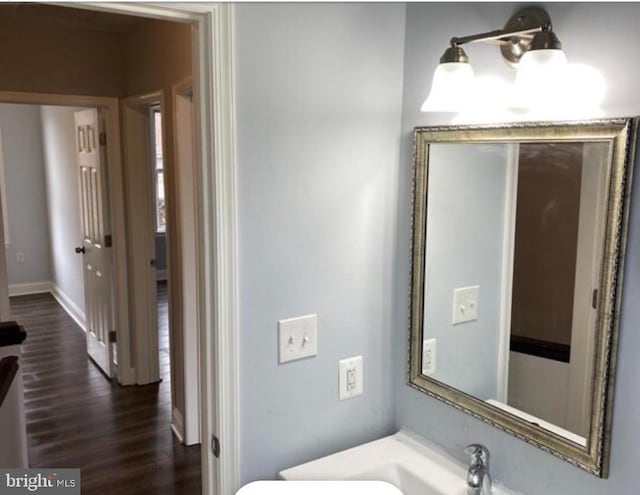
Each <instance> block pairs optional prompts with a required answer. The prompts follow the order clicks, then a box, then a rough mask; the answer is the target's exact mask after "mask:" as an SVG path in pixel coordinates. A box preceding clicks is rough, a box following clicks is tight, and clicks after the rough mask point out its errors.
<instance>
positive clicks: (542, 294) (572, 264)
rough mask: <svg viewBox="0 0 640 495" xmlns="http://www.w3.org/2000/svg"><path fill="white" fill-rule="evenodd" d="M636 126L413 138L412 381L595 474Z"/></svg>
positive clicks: (601, 465) (615, 123) (418, 134)
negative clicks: (633, 137)
mask: <svg viewBox="0 0 640 495" xmlns="http://www.w3.org/2000/svg"><path fill="white" fill-rule="evenodd" d="M635 132H636V121H635V120H631V119H617V120H607V121H597V122H578V123H576V122H572V123H562V124H561V123H550V124H540V123H531V124H513V125H501V126H483V127H420V128H416V129H415V134H414V138H415V140H414V146H415V148H414V160H415V163H414V195H413V240H412V274H411V310H410V327H411V328H410V367H409V368H410V369H409V384H410V385H411V386H413V387H415V388H417V389H419V390H421V391H423V392H425V393H427V394H429V395H431V396H433V397H436V398H437V399H440V400H442V401H444V402H446V403H448V404H450V405H452V406H454V407H456V408H458V409H460V410H462V411H464V412H467V413H469V414H472V415H473V416H475V417H477V418H479V419H481V420H483V421H485V422H487V423H490V424H492V425H494V426H496V427H498V428H500V429H502V430H504V431H506V432H508V433H511V434H513V435H515V436H517V437H519V438H522V439H524V440H525V441H527V442H529V443H531V444H534V445H537V446H539V447H541V448H542V449H544V450H546V451H548V452H550V453H553V454H554V455H556V456H558V457H561V458H563V459H564V460H566V461H569V462H571V463H572V464H574V465H576V466H579V467H581V468H583V469H585V470H587V471H589V472H591V473H593V474H595V475H597V476H600V477H606V475H607V462H608V452H609V430H610V420H611V410H612V404H613V381H614V380H613V378H614V368H615V355H616V342H617V328H618V313H619V304H620V291H621V287H622V285H621V278H622V265H623V261H624V246H625V238H626V225H627V222H626V219H627V213H628V212H627V209H628V197H629V191H628V187H629V183H630V180H629V179H630V175H631V169H632V163H633V143H635V139H633V140H632V139H631V137H632V136H635Z"/></svg>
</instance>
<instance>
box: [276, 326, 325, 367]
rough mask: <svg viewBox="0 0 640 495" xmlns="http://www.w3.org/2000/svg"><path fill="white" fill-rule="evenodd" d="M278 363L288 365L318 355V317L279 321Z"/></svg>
mask: <svg viewBox="0 0 640 495" xmlns="http://www.w3.org/2000/svg"><path fill="white" fill-rule="evenodd" d="M278 344H279V349H278V350H279V353H278V362H279V363H286V362H288V361H295V360H296V359H303V358H307V357H311V356H315V355H316V354H317V353H318V315H307V316H299V317H297V318H288V319H286V320H278Z"/></svg>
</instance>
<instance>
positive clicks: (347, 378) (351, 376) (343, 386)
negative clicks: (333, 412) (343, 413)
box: [339, 356, 363, 400]
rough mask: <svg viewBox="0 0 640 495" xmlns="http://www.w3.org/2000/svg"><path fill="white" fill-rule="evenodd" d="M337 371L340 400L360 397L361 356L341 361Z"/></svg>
mask: <svg viewBox="0 0 640 495" xmlns="http://www.w3.org/2000/svg"><path fill="white" fill-rule="evenodd" d="M339 370H340V379H339V387H340V393H339V396H340V400H345V399H351V398H353V397H357V396H358V395H362V381H363V380H362V356H355V357H351V358H347V359H341V360H340V362H339Z"/></svg>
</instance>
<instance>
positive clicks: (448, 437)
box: [393, 3, 640, 495]
mask: <svg viewBox="0 0 640 495" xmlns="http://www.w3.org/2000/svg"><path fill="white" fill-rule="evenodd" d="M520 6H521V5H516V4H513V3H505V4H484V3H476V4H409V5H407V31H406V43H405V47H406V51H405V72H404V96H403V119H402V120H403V123H402V141H401V145H400V146H401V148H400V149H401V168H400V176H399V184H400V190H399V196H398V198H399V205H398V208H399V209H398V233H397V245H396V252H397V253H398V256H397V264H396V267H395V270H396V298H395V301H394V308H395V316H394V327H393V328H394V329H393V331H394V342H395V346H394V362H395V374H394V389H395V404H396V409H395V413H396V427H399V426H401V425H405V426H408V427H410V428H411V429H413V430H415V431H416V432H418V433H420V434H422V435H424V436H426V437H427V438H429V439H431V440H433V441H435V442H436V443H439V444H441V445H442V446H443V447H445V448H446V449H448V450H449V451H450V452H451V453H452V454H453V455H455V456H457V457H459V458H460V460H464V461H466V456H465V455H464V454H463V452H462V449H463V448H464V446H465V445H466V444H467V443H470V442H482V443H484V444H486V445H487V446H488V447H489V448H490V449H491V453H492V471H493V472H494V474H495V475H496V476H497V478H498V479H500V480H503V481H504V482H505V483H506V484H507V485H509V486H511V487H513V488H514V489H516V490H519V491H521V492H523V493H526V494H527V495H566V494H574V493H580V494H581V495H602V494H605V493H606V494H625V495H626V494H632V493H636V492H637V487H638V483H637V473H638V456H637V451H638V445H640V422H639V419H640V399H639V397H638V386H639V385H638V383H639V380H640V359H638V352H640V332H639V331H638V322H639V321H640V305H638V301H639V300H640V173H638V174H636V176H635V179H634V181H635V183H634V197H633V201H632V206H631V210H632V211H631V229H630V233H629V243H628V247H627V263H626V267H625V278H624V286H623V290H624V296H623V307H622V315H621V329H620V348H619V353H618V370H617V382H616V401H615V411H614V417H613V421H614V422H613V432H612V443H611V449H612V453H611V471H610V476H609V479H608V480H600V479H598V478H596V477H594V476H592V475H589V474H587V473H586V472H584V471H582V470H580V469H577V468H575V467H572V466H571V465H569V464H568V463H566V462H563V461H561V460H559V459H557V458H555V457H553V456H551V455H549V454H546V453H544V452H543V451H542V450H539V449H537V448H535V447H531V446H529V445H527V444H526V443H524V442H522V441H520V440H517V439H516V438H514V437H512V436H510V435H507V434H505V433H502V432H500V431H499V430H497V429H495V428H493V427H490V426H488V425H486V424H484V423H482V422H480V421H478V420H476V419H473V418H472V417H471V416H468V415H466V414H463V413H460V412H458V411H456V410H455V409H453V408H451V407H449V406H446V405H445V404H443V403H441V402H438V401H436V400H434V399H430V398H428V397H427V396H425V395H423V394H420V393H419V392H417V391H415V390H413V389H411V388H409V387H407V386H406V355H407V354H406V353H407V348H406V342H407V314H406V308H407V307H408V294H409V258H408V256H405V254H404V253H407V252H408V251H409V240H410V222H409V220H410V218H411V176H410V174H411V153H412V152H411V129H412V128H413V127H414V126H416V125H426V124H448V123H452V122H454V121H455V120H454V119H453V118H452V117H450V116H446V115H442V114H421V113H420V111H419V108H420V105H421V104H422V101H423V100H424V98H425V96H426V93H427V91H428V88H429V85H430V81H431V75H432V72H433V69H434V67H435V65H436V64H437V61H438V59H439V57H440V55H441V54H442V53H441V52H442V51H443V50H444V49H445V48H446V46H447V41H448V40H449V38H450V37H451V36H453V35H463V34H468V33H475V32H481V31H488V30H491V29H495V28H497V27H500V26H502V25H503V24H504V22H505V21H506V20H507V19H508V18H509V16H510V15H511V14H512V13H514V12H515V11H516V10H517V8H519V7H520ZM546 8H547V10H548V11H549V13H550V15H551V18H552V21H553V26H554V30H555V31H556V32H557V33H558V36H559V37H560V38H561V40H562V42H563V45H564V48H565V50H566V53H567V56H568V57H569V58H570V59H571V60H573V61H581V62H586V63H590V64H592V65H594V66H595V67H597V68H598V69H600V70H601V71H602V72H603V73H604V75H605V77H606V79H607V85H608V97H607V101H606V103H605V107H604V110H605V111H604V114H605V115H609V116H623V115H638V114H640V93H639V92H638V91H637V88H636V86H637V81H638V77H639V76H640V61H639V59H638V57H637V54H636V50H637V47H638V46H639V45H640V31H639V30H638V29H637V22H638V19H640V4H585V3H575V4H547V5H546ZM468 54H469V56H470V57H471V59H472V63H473V64H474V66H475V67H476V73H479V74H495V75H498V76H501V77H504V78H508V77H513V74H512V73H511V72H509V69H508V68H507V67H506V66H505V64H504V63H503V62H502V60H501V59H500V57H499V55H498V54H497V49H496V47H495V46H491V45H488V46H481V45H478V46H473V47H470V48H469V50H468ZM507 118H508V119H509V120H512V119H515V118H516V116H513V115H512V116H507ZM485 119H486V121H487V122H491V121H495V120H496V116H489V115H487V116H485Z"/></svg>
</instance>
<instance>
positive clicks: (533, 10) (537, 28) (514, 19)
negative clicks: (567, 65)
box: [441, 7, 559, 66]
mask: <svg viewBox="0 0 640 495" xmlns="http://www.w3.org/2000/svg"><path fill="white" fill-rule="evenodd" d="M542 32H545V33H550V36H552V37H553V38H554V41H557V38H556V37H555V35H553V32H552V26H551V18H550V17H549V14H548V13H547V11H546V10H544V9H542V8H540V7H527V8H524V9H522V10H519V11H518V12H516V13H515V14H514V15H513V16H511V18H510V19H509V20H508V21H507V23H506V24H505V26H504V28H503V29H496V30H493V31H488V32H484V33H478V34H471V35H468V36H454V37H453V38H451V40H450V45H451V46H450V48H449V53H448V56H443V58H444V59H445V60H447V61H451V60H454V58H452V54H454V53H455V54H460V53H462V54H464V51H462V48H460V47H461V46H462V45H465V44H467V43H480V42H485V43H496V44H498V45H500V51H501V52H502V56H503V57H504V59H505V60H506V61H507V63H509V64H510V65H512V66H515V65H517V64H518V62H519V60H520V57H522V55H523V54H524V53H525V52H526V51H527V50H529V48H530V47H531V42H532V40H533V38H534V37H535V35H536V34H538V33H542ZM558 43H559V42H558ZM452 49H453V50H455V52H452V51H451V50H452ZM464 56H465V57H466V54H465V55H464ZM458 58H459V57H458ZM441 61H442V59H441Z"/></svg>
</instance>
